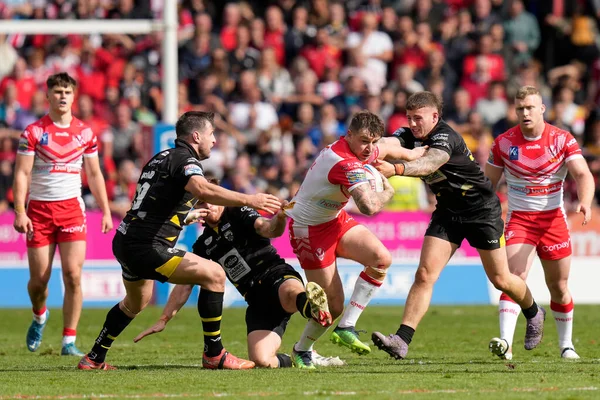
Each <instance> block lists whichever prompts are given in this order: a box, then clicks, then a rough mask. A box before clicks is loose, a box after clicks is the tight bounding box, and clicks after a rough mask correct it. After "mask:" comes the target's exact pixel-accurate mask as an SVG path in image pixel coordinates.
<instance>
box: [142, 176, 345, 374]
mask: <svg viewBox="0 0 600 400" xmlns="http://www.w3.org/2000/svg"><path fill="white" fill-rule="evenodd" d="M209 181H210V180H209ZM214 183H217V182H214ZM197 207H199V208H200V209H198V210H195V211H193V212H191V213H190V215H192V214H193V216H192V218H191V219H193V218H198V220H199V221H201V222H202V221H204V226H205V228H204V232H203V233H202V235H200V237H199V238H198V240H197V241H196V243H195V244H194V253H195V254H197V255H198V256H200V257H203V258H207V259H210V260H213V261H215V262H217V263H219V264H220V265H221V267H222V268H223V269H224V270H225V273H226V274H227V278H228V279H229V281H230V282H231V283H233V285H234V286H235V287H236V289H237V290H238V291H239V292H240V294H241V295H242V296H243V297H244V299H245V300H246V302H247V303H248V308H247V309H246V327H247V332H248V354H249V358H250V360H252V361H254V363H255V364H256V366H258V367H263V368H285V367H291V366H292V359H291V358H290V356H289V355H287V354H283V353H278V350H279V348H280V347H281V338H282V337H283V334H284V332H285V329H286V327H287V324H288V322H289V320H290V317H291V316H292V314H294V313H295V312H299V313H300V315H302V317H304V318H306V319H310V318H313V319H314V320H315V321H317V322H318V323H319V324H320V325H323V326H329V325H331V323H332V319H331V314H330V313H329V309H328V307H327V295H326V294H325V292H324V291H323V289H321V287H320V286H319V285H317V284H316V283H314V282H309V283H308V284H307V285H306V291H305V290H304V285H303V283H302V278H301V277H300V274H298V272H296V270H294V268H292V266H290V265H288V264H286V263H285V261H284V260H283V259H282V258H281V257H280V256H279V254H277V250H275V248H274V247H273V246H272V245H271V241H270V240H269V238H275V237H279V236H281V235H282V234H283V231H284V230H285V223H286V217H285V214H284V213H283V211H281V210H280V211H279V213H278V214H277V215H276V216H275V217H274V218H271V219H266V218H263V217H261V216H260V215H259V214H258V213H257V212H256V211H255V210H254V209H253V208H250V207H223V206H215V205H212V204H208V203H202V204H199V205H198V206H197ZM188 218H190V217H189V216H188ZM192 288H193V285H177V286H175V287H174V288H173V291H172V292H171V294H170V295H169V300H168V301H167V305H166V306H165V309H164V311H163V313H162V316H161V317H160V320H159V321H158V322H156V324H155V325H154V326H152V327H151V328H149V329H147V330H146V331H144V332H142V333H141V334H140V335H138V336H137V337H136V338H135V339H134V341H135V342H138V341H139V340H141V339H142V338H144V337H145V336H148V335H151V334H153V333H156V332H161V331H162V330H163V329H164V328H165V326H166V324H167V322H169V320H170V319H171V318H173V317H174V316H175V314H176V313H177V312H178V311H179V309H180V308H181V307H182V306H183V305H184V304H185V303H186V302H187V300H188V298H189V296H190V294H191V292H192ZM316 356H317V357H318V361H319V363H320V365H332V364H333V365H343V362H342V361H341V360H339V358H337V357H336V358H326V357H321V356H318V355H316ZM314 357H315V354H313V359H314ZM319 363H317V364H319Z"/></svg>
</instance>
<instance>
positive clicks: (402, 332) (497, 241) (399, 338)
mask: <svg viewBox="0 0 600 400" xmlns="http://www.w3.org/2000/svg"><path fill="white" fill-rule="evenodd" d="M406 110H407V111H406V113H407V117H408V122H409V125H410V129H405V128H400V129H398V130H397V131H396V132H395V133H394V136H395V137H396V138H397V139H398V140H399V141H400V143H401V144H402V146H405V147H407V148H415V147H419V146H423V145H427V146H429V150H428V151H427V153H426V154H425V155H424V156H423V157H421V158H419V159H418V160H415V161H411V162H406V163H404V162H402V163H398V164H395V165H392V164H390V163H388V162H386V161H381V162H380V163H379V165H378V169H379V170H380V171H381V172H382V173H383V175H385V176H386V177H389V176H392V175H394V174H396V175H405V176H418V177H421V179H423V181H424V182H425V183H426V184H428V185H429V187H430V188H431V190H432V191H433V193H435V195H436V198H437V206H436V209H435V211H434V212H433V215H432V217H431V222H430V224H429V227H428V228H427V231H426V232H425V238H424V241H423V248H422V250H421V259H420V261H419V266H418V268H417V272H416V274H415V281H414V283H413V285H412V286H411V288H410V291H409V293H408V297H407V299H406V306H405V308H404V315H403V317H402V324H401V325H400V328H399V329H398V331H397V332H396V333H395V334H391V335H388V336H385V335H383V334H381V333H380V332H374V333H373V334H372V339H373V342H374V343H375V345H376V346H377V347H378V348H379V349H381V350H383V351H386V352H387V353H389V354H390V355H391V356H392V357H395V358H397V359H403V358H405V357H406V355H407V353H408V346H409V344H410V342H411V341H412V338H413V334H414V332H415V329H416V328H417V326H418V324H419V322H420V321H421V319H422V318H423V316H424V315H425V313H426V312H427V308H428V307H429V303H430V302H431V295H432V292H433V285H434V284H435V282H436V281H437V279H438V277H439V275H440V273H441V272H442V270H443V269H444V267H445V266H446V264H448V261H450V258H451V257H452V255H453V254H454V252H455V251H456V249H458V247H460V245H461V243H462V241H463V240H464V239H467V240H468V241H469V244H470V245H471V246H473V247H475V248H476V249H477V250H478V252H479V255H480V257H481V262H482V263H483V268H484V269H485V272H486V274H487V276H488V278H489V279H490V281H491V282H492V283H493V284H494V286H495V287H496V288H497V289H499V290H502V291H503V292H506V293H510V296H511V297H512V298H513V299H515V301H516V302H517V304H519V305H520V306H521V309H522V310H523V314H524V315H525V317H526V318H527V331H526V333H525V348H526V349H528V350H531V349H533V348H535V347H536V346H537V345H538V344H539V343H540V341H541V340H542V336H543V329H544V318H545V313H546V312H545V311H544V309H543V308H542V307H538V305H537V304H536V303H535V301H534V300H533V297H532V296H531V292H530V291H529V288H528V287H527V284H526V283H525V281H523V280H522V279H521V278H519V277H516V276H515V275H512V274H511V273H510V271H509V269H508V262H507V259H506V251H505V250H504V248H503V247H504V236H503V228H504V223H503V221H502V211H501V208H500V201H499V200H498V197H497V196H496V194H495V193H494V190H493V187H492V184H491V182H490V180H489V179H487V178H486V177H485V176H484V175H483V172H482V171H481V169H480V167H479V165H478V164H477V162H476V161H475V159H474V157H473V155H472V154H471V152H470V151H469V149H468V148H467V146H466V145H465V142H464V140H463V139H462V137H461V136H460V135H459V134H458V133H456V131H454V130H453V129H452V128H451V127H450V126H449V125H448V124H446V123H445V122H444V121H443V120H442V119H441V114H442V102H441V100H440V99H439V98H438V97H437V96H436V95H434V94H433V93H431V92H417V93H415V94H413V95H412V96H410V98H409V99H408V101H407V106H406Z"/></svg>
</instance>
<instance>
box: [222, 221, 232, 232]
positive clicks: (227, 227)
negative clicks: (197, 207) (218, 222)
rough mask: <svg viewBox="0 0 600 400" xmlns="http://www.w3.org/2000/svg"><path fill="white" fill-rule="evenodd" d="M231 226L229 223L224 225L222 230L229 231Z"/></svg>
mask: <svg viewBox="0 0 600 400" xmlns="http://www.w3.org/2000/svg"><path fill="white" fill-rule="evenodd" d="M230 226H231V224H230V223H229V222H228V223H226V224H225V225H223V227H222V228H221V229H222V230H225V229H229V227H230Z"/></svg>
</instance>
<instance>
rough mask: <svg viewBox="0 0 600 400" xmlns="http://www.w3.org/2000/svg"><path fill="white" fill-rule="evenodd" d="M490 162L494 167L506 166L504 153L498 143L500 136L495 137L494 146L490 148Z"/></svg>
mask: <svg viewBox="0 0 600 400" xmlns="http://www.w3.org/2000/svg"><path fill="white" fill-rule="evenodd" d="M498 137H499V136H498ZM488 163H489V164H492V165H493V166H494V167H499V168H504V160H502V153H501V152H500V146H499V145H498V138H496V139H494V143H492V148H491V149H490V155H489V157H488Z"/></svg>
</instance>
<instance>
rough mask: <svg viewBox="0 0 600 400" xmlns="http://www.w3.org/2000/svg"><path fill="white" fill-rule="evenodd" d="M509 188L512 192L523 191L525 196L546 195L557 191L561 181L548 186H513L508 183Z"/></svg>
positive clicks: (560, 186)
mask: <svg viewBox="0 0 600 400" xmlns="http://www.w3.org/2000/svg"><path fill="white" fill-rule="evenodd" d="M509 189H510V190H512V191H514V192H519V193H524V194H525V195H527V196H546V195H549V194H552V193H556V192H559V191H560V190H561V189H562V182H559V183H555V184H554V185H548V186H524V187H523V186H514V185H510V186H509Z"/></svg>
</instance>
